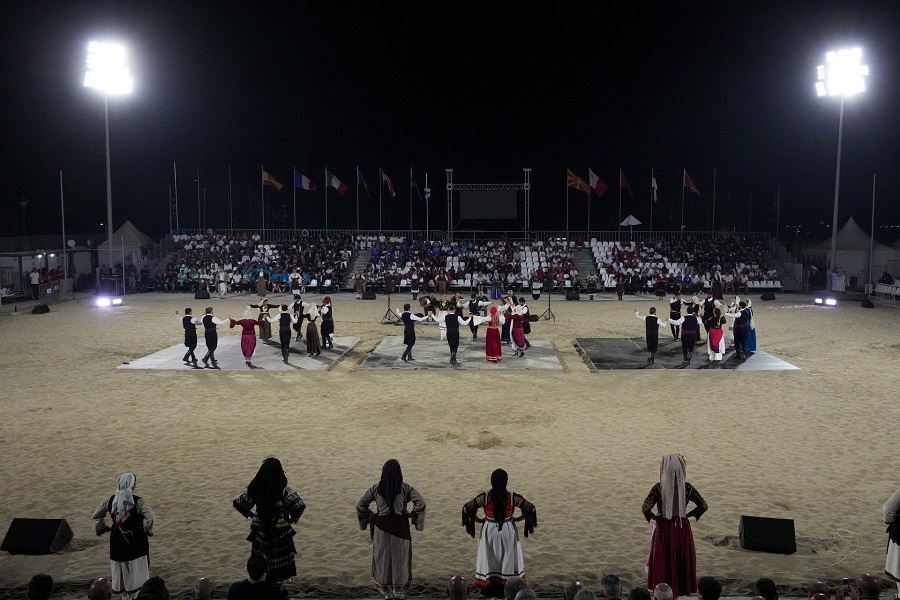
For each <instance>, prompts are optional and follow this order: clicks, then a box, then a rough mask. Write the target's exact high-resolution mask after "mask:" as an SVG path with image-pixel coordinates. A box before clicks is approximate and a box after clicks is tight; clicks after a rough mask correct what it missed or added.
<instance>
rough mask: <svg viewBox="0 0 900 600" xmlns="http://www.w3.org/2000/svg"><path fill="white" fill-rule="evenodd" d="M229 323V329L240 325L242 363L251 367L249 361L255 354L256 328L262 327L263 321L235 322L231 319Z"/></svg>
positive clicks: (246, 320) (240, 320) (245, 320)
mask: <svg viewBox="0 0 900 600" xmlns="http://www.w3.org/2000/svg"><path fill="white" fill-rule="evenodd" d="M228 320H229V321H231V328H232V329H233V328H234V326H235V325H240V327H241V352H242V353H243V355H244V362H246V363H247V366H248V367H251V368H252V367H253V365H251V364H250V359H251V358H253V353H254V352H256V327H262V326H263V324H265V321H263V319H259V320H257V319H239V320H235V319H234V318H232V317H229V319H228Z"/></svg>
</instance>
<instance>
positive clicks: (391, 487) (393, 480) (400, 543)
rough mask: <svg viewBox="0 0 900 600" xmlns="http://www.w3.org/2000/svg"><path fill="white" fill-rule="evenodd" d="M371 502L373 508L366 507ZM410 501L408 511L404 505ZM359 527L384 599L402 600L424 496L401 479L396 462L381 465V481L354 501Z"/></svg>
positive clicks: (422, 515)
mask: <svg viewBox="0 0 900 600" xmlns="http://www.w3.org/2000/svg"><path fill="white" fill-rule="evenodd" d="M373 502H374V503H375V511H374V512H373V511H372V509H371V508H369V507H370V506H371V505H372V503H373ZM410 503H411V504H412V510H411V511H408V510H407V508H406V507H407V505H408V504H410ZM356 518H357V520H358V521H359V528H360V529H363V530H365V529H369V531H370V532H371V536H372V577H373V578H374V579H375V585H376V586H377V587H378V591H379V592H380V593H381V594H382V595H383V596H384V598H385V600H389V599H391V598H394V599H396V600H403V599H404V598H406V591H407V589H409V583H410V581H411V580H412V536H411V535H410V531H409V523H410V521H412V524H413V526H414V527H415V528H416V530H417V531H422V530H423V529H425V498H423V497H422V496H421V494H419V492H417V491H416V490H415V488H413V487H412V486H411V485H409V484H408V483H405V482H404V481H403V472H402V471H401V470H400V463H399V462H397V461H396V460H394V459H391V460H389V461H387V462H386V463H384V466H383V467H382V468H381V480H380V481H379V482H378V483H376V484H375V485H373V486H372V487H370V488H369V489H368V490H366V492H365V493H364V494H363V495H362V497H361V498H360V499H359V502H357V503H356Z"/></svg>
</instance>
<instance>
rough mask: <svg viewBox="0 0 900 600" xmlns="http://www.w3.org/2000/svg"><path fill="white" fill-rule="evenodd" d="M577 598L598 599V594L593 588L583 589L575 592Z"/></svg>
mask: <svg viewBox="0 0 900 600" xmlns="http://www.w3.org/2000/svg"><path fill="white" fill-rule="evenodd" d="M575 600H597V595H596V594H595V593H594V592H592V591H591V590H588V589H583V590H579V591H578V593H577V594H575Z"/></svg>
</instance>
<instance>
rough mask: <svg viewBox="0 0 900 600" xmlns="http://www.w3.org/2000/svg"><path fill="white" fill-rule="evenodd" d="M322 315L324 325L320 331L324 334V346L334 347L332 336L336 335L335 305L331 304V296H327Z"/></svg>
mask: <svg viewBox="0 0 900 600" xmlns="http://www.w3.org/2000/svg"><path fill="white" fill-rule="evenodd" d="M320 314H321V315H322V325H321V327H320V332H321V334H322V347H323V348H334V341H333V340H332V339H331V336H333V335H334V307H333V306H331V297H328V296H326V297H325V304H324V305H323V306H322V310H321V311H320Z"/></svg>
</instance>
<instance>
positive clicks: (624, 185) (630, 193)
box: [619, 169, 634, 200]
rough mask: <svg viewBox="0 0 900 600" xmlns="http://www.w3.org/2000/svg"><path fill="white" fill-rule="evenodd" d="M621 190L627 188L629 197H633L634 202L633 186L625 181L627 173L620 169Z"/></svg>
mask: <svg viewBox="0 0 900 600" xmlns="http://www.w3.org/2000/svg"><path fill="white" fill-rule="evenodd" d="M619 188H625V189H626V190H628V195H629V196H631V199H632V200H634V193H633V192H632V191H631V186H630V185H628V180H627V179H625V173H624V172H622V169H619Z"/></svg>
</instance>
